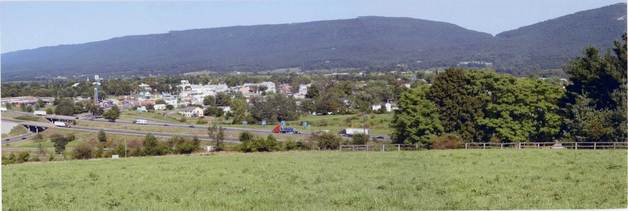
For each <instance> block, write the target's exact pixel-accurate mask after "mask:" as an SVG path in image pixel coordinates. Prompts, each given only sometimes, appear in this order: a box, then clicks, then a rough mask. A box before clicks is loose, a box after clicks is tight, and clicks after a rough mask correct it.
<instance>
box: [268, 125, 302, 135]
mask: <svg viewBox="0 0 628 211" xmlns="http://www.w3.org/2000/svg"><path fill="white" fill-rule="evenodd" d="M272 132H273V133H288V134H299V131H298V130H297V129H294V128H291V127H282V126H281V125H277V126H275V128H273V131H272Z"/></svg>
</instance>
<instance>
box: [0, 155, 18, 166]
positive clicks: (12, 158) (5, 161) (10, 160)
mask: <svg viewBox="0 0 628 211" xmlns="http://www.w3.org/2000/svg"><path fill="white" fill-rule="evenodd" d="M13 163H15V154H13V153H11V154H9V156H7V157H4V156H2V164H13Z"/></svg>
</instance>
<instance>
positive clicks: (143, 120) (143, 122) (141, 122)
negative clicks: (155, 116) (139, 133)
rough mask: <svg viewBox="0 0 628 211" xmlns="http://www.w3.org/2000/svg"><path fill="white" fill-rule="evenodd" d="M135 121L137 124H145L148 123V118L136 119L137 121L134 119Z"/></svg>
mask: <svg viewBox="0 0 628 211" xmlns="http://www.w3.org/2000/svg"><path fill="white" fill-rule="evenodd" d="M133 123H135V124H139V125H145V124H148V120H145V119H136V120H135V121H133Z"/></svg>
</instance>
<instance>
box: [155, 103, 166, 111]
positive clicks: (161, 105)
mask: <svg viewBox="0 0 628 211" xmlns="http://www.w3.org/2000/svg"><path fill="white" fill-rule="evenodd" d="M153 107H154V108H155V110H157V111H161V110H166V104H155V105H154V106H153Z"/></svg>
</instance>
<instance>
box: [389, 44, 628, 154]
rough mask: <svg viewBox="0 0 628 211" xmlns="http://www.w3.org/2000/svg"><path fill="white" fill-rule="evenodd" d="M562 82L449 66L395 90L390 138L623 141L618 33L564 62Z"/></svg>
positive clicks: (425, 141) (622, 60) (427, 142)
mask: <svg viewBox="0 0 628 211" xmlns="http://www.w3.org/2000/svg"><path fill="white" fill-rule="evenodd" d="M565 72H566V73H567V75H568V76H569V83H567V84H564V83H561V82H560V81H556V80H553V81H552V80H542V79H535V78H530V77H527V78H521V77H514V76H511V75H506V74H497V73H495V72H491V71H478V70H465V69H459V68H450V69H447V70H446V71H444V72H442V73H439V74H437V75H436V76H435V78H434V81H433V84H431V85H417V86H415V87H413V88H412V89H410V90H408V91H406V92H404V93H402V94H401V96H400V99H399V108H400V110H398V111H397V112H395V115H394V117H393V121H392V123H391V126H392V127H393V128H394V132H393V134H392V135H393V139H394V141H395V142H397V143H420V144H422V145H424V146H426V147H430V146H432V145H433V144H434V141H435V140H442V139H437V137H441V136H445V135H446V136H448V137H451V136H455V137H459V138H461V140H462V141H465V142H489V141H490V142H525V141H554V140H568V141H625V140H626V129H627V128H626V35H625V34H624V36H623V37H622V40H621V41H616V42H615V43H614V48H613V49H612V52H611V51H608V52H606V53H605V54H603V55H601V54H600V52H599V50H598V49H595V48H586V49H585V50H584V55H582V56H580V57H577V58H575V59H573V60H572V61H571V62H569V64H568V65H566V68H565Z"/></svg>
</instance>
